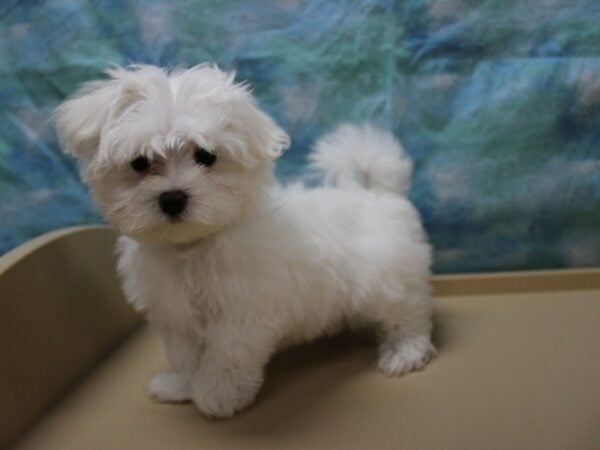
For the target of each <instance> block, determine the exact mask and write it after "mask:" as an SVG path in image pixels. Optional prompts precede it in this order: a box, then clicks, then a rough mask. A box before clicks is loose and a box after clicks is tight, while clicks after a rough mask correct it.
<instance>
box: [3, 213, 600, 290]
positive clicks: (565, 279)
mask: <svg viewBox="0 0 600 450" xmlns="http://www.w3.org/2000/svg"><path fill="white" fill-rule="evenodd" d="M102 230H104V231H106V232H111V233H116V231H115V230H114V229H113V228H111V227H110V226H107V225H102V224H93V225H79V226H73V227H67V228H61V229H58V230H54V231H50V232H48V233H45V234H42V235H40V236H38V237H36V238H34V239H31V240H29V241H27V242H25V243H23V244H21V245H19V246H18V247H16V248H14V249H12V250H10V251H9V252H8V253H6V254H4V255H2V256H1V257H0V276H2V274H4V273H5V272H6V271H8V270H9V269H10V268H11V267H13V266H14V265H16V264H18V263H19V261H22V260H23V259H25V258H26V257H28V256H29V255H32V254H33V253H35V252H36V251H37V250H39V249H40V248H42V247H44V246H46V245H49V244H51V243H53V242H56V241H58V240H61V239H66V238H68V237H69V236H73V235H77V234H80V233H89V232H98V231H102ZM111 251H112V249H111ZM431 282H432V285H433V292H434V295H435V297H452V296H470V295H496V294H498V295H501V294H513V293H519V292H527V293H535V292H540V293H542V292H551V291H573V290H597V289H599V290H600V267H590V268H576V269H548V270H524V271H517V272H515V271H510V272H508V271H507V272H487V273H470V274H448V275H433V276H432V278H431Z"/></svg>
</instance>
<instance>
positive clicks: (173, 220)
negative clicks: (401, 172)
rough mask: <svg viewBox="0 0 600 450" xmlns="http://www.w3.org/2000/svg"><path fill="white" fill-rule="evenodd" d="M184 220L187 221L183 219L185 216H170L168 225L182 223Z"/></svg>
mask: <svg viewBox="0 0 600 450" xmlns="http://www.w3.org/2000/svg"><path fill="white" fill-rule="evenodd" d="M184 220H185V219H184V218H183V216H168V217H167V223H170V224H176V223H181V222H183V221H184Z"/></svg>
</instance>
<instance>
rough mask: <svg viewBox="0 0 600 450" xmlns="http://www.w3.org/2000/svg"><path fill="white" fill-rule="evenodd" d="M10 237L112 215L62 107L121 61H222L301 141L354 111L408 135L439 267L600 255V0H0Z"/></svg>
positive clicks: (549, 263)
mask: <svg viewBox="0 0 600 450" xmlns="http://www.w3.org/2000/svg"><path fill="white" fill-rule="evenodd" d="M0 5H1V6H0V252H6V251H7V250H9V249H11V248H13V247H14V246H16V245H18V244H19V243H21V242H23V241H25V240H27V239H29V238H31V237H34V236H36V235H39V234H40V233H43V232H45V231H48V230H52V229H55V228H58V227H62V226H66V225H74V224H82V223H92V222H98V221H100V220H101V219H100V216H99V215H98V213H97V211H96V210H95V209H94V206H93V205H92V204H91V203H90V200H89V197H88V194H87V192H86V189H85V187H84V186H83V185H82V184H81V183H80V182H79V180H78V173H77V172H78V170H77V166H76V163H75V162H74V161H73V160H72V159H71V158H70V157H67V156H64V155H63V154H61V152H60V149H59V147H58V145H57V141H56V136H55V133H54V130H53V129H52V127H51V126H50V125H49V123H48V118H49V116H50V113H51V111H52V109H53V108H54V107H55V106H56V105H57V104H58V103H59V102H60V101H61V100H62V99H63V98H64V97H65V96H67V95H69V94H71V93H72V92H73V91H74V90H75V88H76V86H77V85H78V84H79V83H81V82H83V81H87V80H90V79H93V78H97V77H100V76H102V69H103V68H104V67H106V66H107V65H109V64H111V63H119V64H128V63H137V62H143V63H152V64H160V65H166V66H175V65H193V64H197V63H200V62H204V61H216V62H217V63H219V64H220V65H221V66H222V67H223V68H226V69H236V70H237V74H238V79H240V80H249V81H250V82H251V84H252V85H253V87H254V92H255V93H256V95H257V97H258V98H259V100H260V103H261V105H262V106H263V108H264V109H265V110H266V111H267V112H268V113H269V114H271V115H273V116H274V117H275V118H276V120H277V121H278V122H279V123H280V124H281V125H282V126H283V127H284V128H286V129H287V130H288V132H289V133H290V135H291V136H292V140H293V144H292V147H291V149H290V150H289V151H288V152H287V154H286V155H285V156H284V157H283V158H282V159H281V160H280V161H279V166H278V175H279V177H280V179H281V180H282V181H283V182H286V181H287V180H292V179H297V178H299V177H302V173H303V168H304V165H305V157H306V154H307V152H308V151H309V149H310V145H311V143H312V142H314V140H315V139H316V138H317V137H318V136H320V135H321V134H322V133H324V132H327V131H329V130H331V129H332V128H333V127H335V125H336V124H338V123H340V122H344V121H351V122H358V121H365V120H367V121H371V122H374V123H376V124H378V125H380V126H382V127H384V128H386V129H389V130H391V131H393V132H394V133H395V135H396V136H398V137H399V138H400V139H401V140H402V142H403V143H404V145H405V147H406V149H407V151H408V152H409V153H410V155H411V156H412V158H413V160H414V162H415V168H416V171H415V176H414V184H413V189H412V192H411V197H412V199H413V200H414V202H415V203H416V205H417V207H418V209H419V210H420V211H421V214H422V216H423V219H424V222H425V226H426V228H427V231H428V232H429V234H430V236H431V241H432V243H433V245H434V247H435V271H436V272H462V271H490V270H510V269H537V268H554V267H580V266H589V265H600V228H599V225H600V25H599V24H600V3H599V2H598V1H597V0H514V1H511V0H482V1H471V0H462V1H461V0H429V1H425V0H409V1H400V0H396V1H393V0H387V1H386V0H371V1H323V0H312V1H304V0H280V1H275V0H269V1H267V0H261V1H227V0H212V1H209V0H206V1H192V0H182V1H175V0H149V1H134V0H130V1H121V0H119V1H117V0H112V1H104V0H103V1H84V0H53V1H34V0H31V1H24V0H23V1H17V0H13V1H10V0H4V1H2V2H1V3H0Z"/></svg>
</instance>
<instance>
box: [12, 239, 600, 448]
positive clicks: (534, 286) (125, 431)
mask: <svg viewBox="0 0 600 450" xmlns="http://www.w3.org/2000/svg"><path fill="white" fill-rule="evenodd" d="M113 240H114V234H113V233H112V232H111V231H109V230H107V229H102V228H91V229H76V230H71V231H67V232H61V233H58V234H55V235H54V236H50V238H48V237H44V238H42V240H41V241H38V243H37V244H35V243H33V244H29V249H27V248H26V249H25V250H22V249H21V250H19V252H18V254H14V253H13V254H9V255H8V256H5V257H4V258H2V259H0V295H1V301H0V308H1V309H0V312H1V314H0V325H1V327H0V338H1V339H2V340H1V342H0V358H1V361H0V370H2V372H0V381H1V382H2V384H1V385H0V388H1V389H2V390H1V391H0V396H1V397H0V398H3V399H8V402H5V401H3V403H2V405H1V406H0V408H1V409H2V411H0V419H1V420H2V422H0V423H2V425H3V426H2V429H1V430H0V447H1V446H2V444H4V445H7V444H8V443H9V442H14V441H15V439H17V436H18V442H17V445H16V448H21V449H220V448H225V449H245V448H256V449H287V448H293V449H335V448H340V449H412V450H414V449H431V450H435V449H443V450H453V449H460V450H468V449H544V450H546V449H561V450H562V449H574V450H577V449H600V352H599V349H600V271H599V270H578V271H560V272H530V273H520V274H503V275H479V276H464V277H461V276H449V277H435V279H434V284H435V287H436V292H437V296H438V302H437V309H436V317H435V320H436V333H435V341H436V344H437V346H438V349H439V355H438V357H437V358H436V359H435V360H434V361H433V362H432V363H431V364H430V365H429V366H428V367H427V368H426V369H425V370H424V371H423V372H418V373H413V374H410V375H408V376H405V377H402V378H387V377H385V376H384V375H382V374H380V373H379V372H377V371H376V369H375V358H376V349H375V346H374V344H373V342H371V341H369V339H367V338H366V337H362V336H349V335H345V336H343V337H339V338H336V339H329V340H322V341H319V342H317V343H315V344H312V345H307V346H302V347H298V348H294V349H291V350H288V351H286V352H284V353H283V354H281V355H279V356H277V357H276V358H275V360H274V361H273V362H272V363H271V364H270V365H269V367H268V370H267V376H266V383H265V386H264V388H263V390H262V391H261V393H260V395H259V398H258V400H257V402H256V404H255V405H253V406H252V407H251V408H250V409H249V410H248V411H246V412H244V413H242V414H241V415H239V416H238V417H236V418H235V419H233V420H228V421H209V420H206V419H205V418H203V417H202V416H201V415H200V414H199V413H198V412H197V411H196V409H195V408H194V407H193V406H191V405H189V404H187V405H164V404H158V403H155V402H153V401H152V400H150V399H148V398H147V396H146V394H145V391H144V387H145V383H146V381H147V379H148V378H149V377H150V376H151V374H152V373H153V372H154V371H156V370H158V369H161V368H164V367H165V360H164V355H163V352H162V348H161V344H160V342H159V340H158V339H157V337H156V336H155V335H154V334H153V333H152V332H150V331H149V330H148V329H147V328H145V327H142V328H139V329H137V331H135V332H134V333H133V334H132V335H130V337H129V338H127V339H126V340H125V341H124V342H123V344H122V345H120V346H118V348H117V349H116V350H115V351H111V349H112V348H113V347H114V346H115V345H116V344H117V343H118V342H120V341H122V339H123V338H124V337H125V336H126V335H127V334H128V333H130V332H131V330H134V329H136V324H137V323H138V322H137V321H136V319H135V317H134V316H133V315H132V314H131V313H130V311H128V310H127V309H126V308H123V307H122V306H123V305H122V299H121V296H120V294H119V291H118V286H117V282H116V280H115V279H114V270H113V269H112V266H111V264H113V258H112V249H111V245H112V241H113ZM65 249H67V250H65ZM40 252H41V253H40ZM44 252H45V253H44ZM40 254H42V256H39V255H40ZM57 258H58V259H57ZM36 261H37V262H36ZM36 264H37V265H36ZM11 273H12V274H11ZM38 277H41V278H39V279H41V280H42V281H41V282H40V281H39V279H38ZM55 277H59V278H60V279H59V282H57V281H56V280H55ZM81 277H83V278H84V281H81ZM7 279H8V280H9V281H10V282H8V281H7ZM53 280H54V281H53ZM73 280H75V281H73ZM78 280H79V281H78ZM57 304H58V305H60V306H56V305H57ZM52 305H54V306H52ZM82 305H85V307H83V306H82ZM36 311H37V312H39V313H36ZM111 316H112V317H114V319H113V320H111V319H110V317H111ZM44 323H46V325H44ZM32 328H33V329H32ZM11 336H12V337H13V338H12V339H11ZM14 336H16V338H14ZM58 344H60V345H58ZM61 349H62V351H61ZM101 359H102V362H101V363H100V364H96V361H99V360H101ZM85 372H88V374H87V375H84V373H85ZM59 373H62V375H61V376H59V375H58V374H59ZM7 374H8V375H7ZM49 375H51V376H50V377H49ZM49 378H50V381H48V380H49ZM57 400H58V403H57V404H56V405H55V406H54V407H52V408H51V407H50V406H51V405H52V404H53V403H55V402H56V401H57Z"/></svg>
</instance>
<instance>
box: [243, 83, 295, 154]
mask: <svg viewBox="0 0 600 450" xmlns="http://www.w3.org/2000/svg"><path fill="white" fill-rule="evenodd" d="M238 87H240V88H241V89H239V90H237V91H236V95H234V98H235V99H234V101H233V104H232V113H233V114H232V116H231V120H232V125H233V126H234V127H235V128H236V129H237V131H238V132H239V133H240V134H241V135H242V136H243V137H244V140H245V143H246V145H247V151H248V153H249V156H250V157H251V158H252V159H254V160H259V161H260V160H262V161H265V160H275V159H277V158H279V157H280V156H281V155H282V154H283V151H284V150H286V149H288V148H289V146H290V137H289V136H288V134H287V133H286V132H285V131H283V129H282V128H281V127H279V126H278V125H277V124H276V123H275V121H274V120H273V119H271V118H270V117H269V116H268V115H267V114H265V113H264V112H263V111H261V110H260V108H259V107H258V105H257V104H256V101H255V100H254V97H253V96H252V95H251V94H250V92H249V91H248V90H247V88H246V86H243V85H238Z"/></svg>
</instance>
